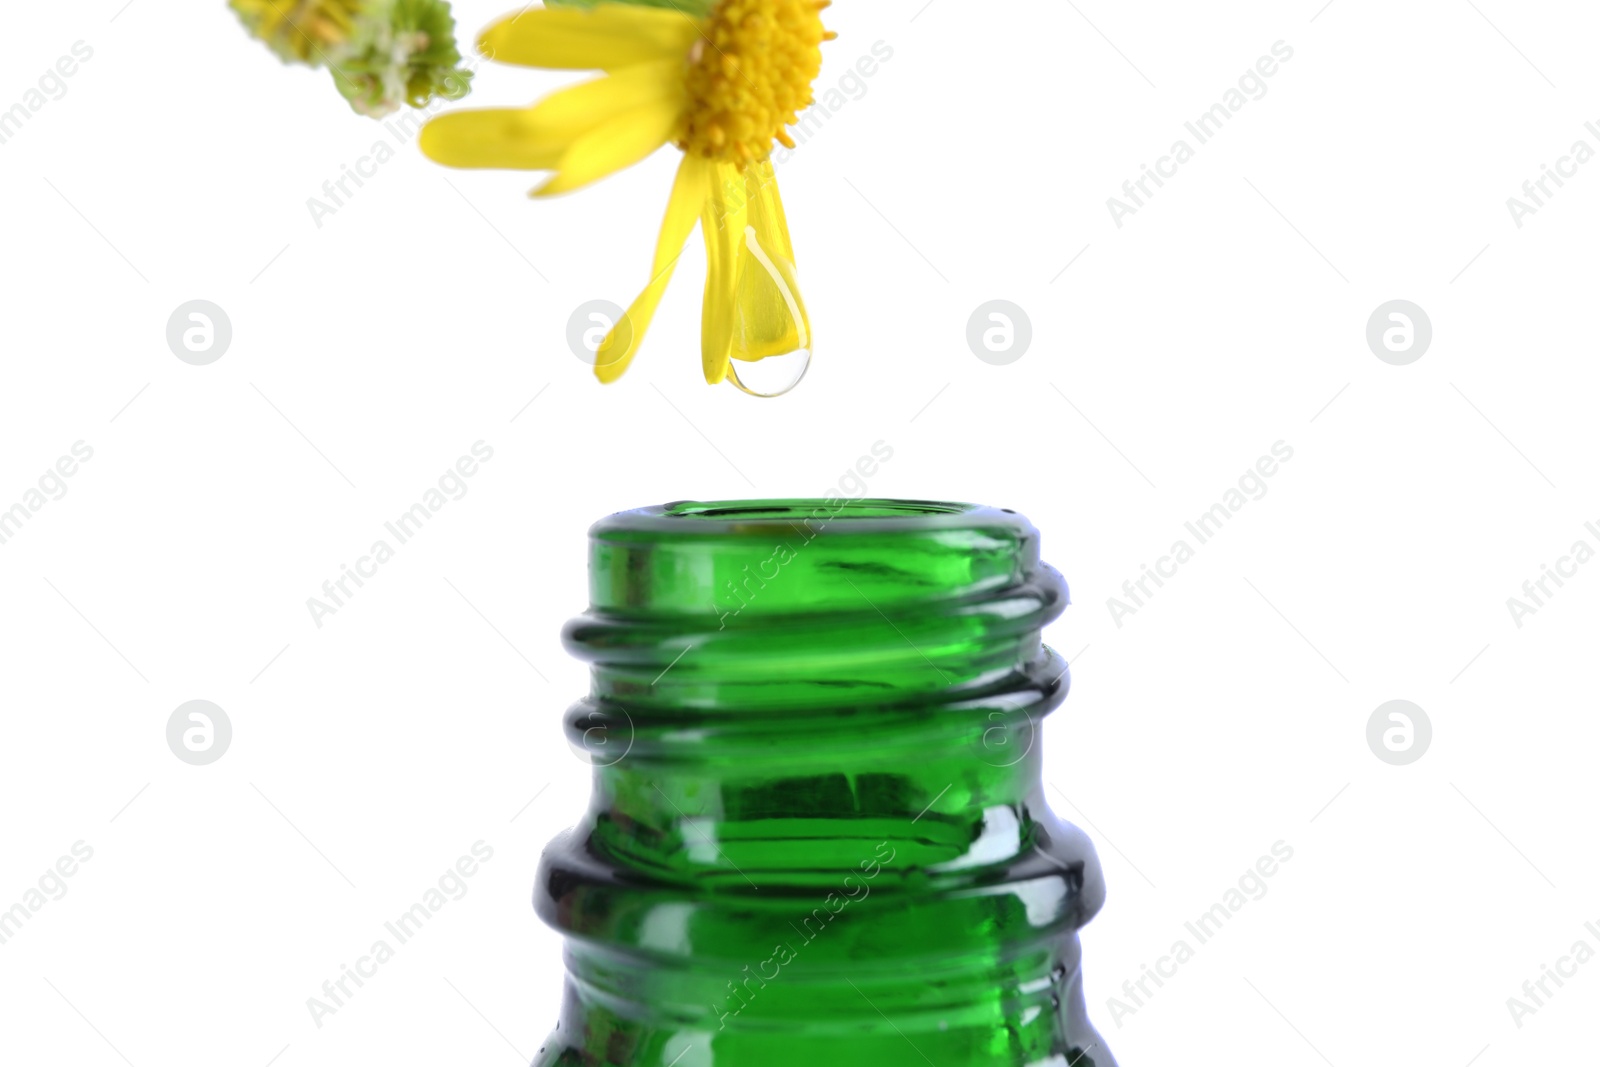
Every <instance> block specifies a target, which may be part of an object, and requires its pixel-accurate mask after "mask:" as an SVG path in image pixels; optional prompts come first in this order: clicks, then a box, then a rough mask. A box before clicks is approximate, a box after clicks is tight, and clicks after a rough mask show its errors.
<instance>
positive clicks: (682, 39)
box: [420, 0, 834, 388]
mask: <svg viewBox="0 0 1600 1067" xmlns="http://www.w3.org/2000/svg"><path fill="white" fill-rule="evenodd" d="M827 6H828V0H714V2H709V3H706V2H701V3H694V2H692V0H676V2H665V0H655V2H650V3H645V2H636V3H633V4H623V3H615V2H589V0H585V2H582V3H573V4H569V5H565V6H562V7H546V8H535V9H532V10H525V11H522V12H520V13H518V14H516V15H511V16H507V17H506V18H504V19H502V20H501V21H499V22H497V23H495V24H494V25H493V26H491V27H490V28H489V29H488V30H487V31H485V32H484V34H483V36H482V37H481V38H480V39H479V41H478V49H479V51H481V52H482V53H483V54H484V55H486V56H488V57H489V58H491V59H494V60H497V61H499V62H502V63H515V64H519V65H522V66H529V67H543V68H548V69H554V70H602V71H605V72H606V73H604V74H603V75H601V76H600V77H598V78H594V79H591V80H589V81H586V82H582V83H580V84H578V85H575V86H572V87H570V88H567V89H563V90H561V91H559V92H556V93H554V94H552V95H551V96H549V97H546V98H545V99H544V100H543V101H541V102H539V103H537V104H535V105H533V106H532V107H525V108H492V109H484V110H474V111H458V112H453V113H450V114H446V115H441V116H439V117H438V118H435V119H434V120H432V121H431V122H429V123H428V124H427V126H425V127H423V131H422V135H421V138H420V144H421V146H422V150H423V151H424V152H425V153H426V154H427V155H428V156H429V157H430V158H432V159H434V160H437V161H438V162H440V163H445V164H448V165H450V166H456V167H508V168H516V169H524V170H547V171H552V172H553V173H552V175H551V176H550V177H549V178H548V179H547V180H546V181H545V182H544V184H542V185H540V186H539V187H538V188H537V189H536V190H535V191H534V195H535V196H550V195H553V194H556V193H565V192H569V191H571V190H573V189H578V188H581V187H583V186H585V185H588V184H589V183H591V182H594V181H597V180H599V179H600V178H603V177H605V176H606V175H608V174H612V173H615V172H616V171H619V170H622V169H623V168H625V167H628V166H631V165H633V164H634V163H637V162H639V161H640V160H642V159H644V158H645V157H646V156H648V155H650V154H651V153H653V152H655V151H656V149H658V148H660V147H662V146H663V145H666V144H669V143H670V144H675V145H677V147H678V148H679V149H681V150H682V151H683V154H684V155H683V161H682V163H681V164H680V165H679V167H678V174H677V178H676V180H675V181H674V182H673V187H672V195H671V197H670V198H669V200H668V202H667V211H666V218H665V220H664V221H663V223H662V226H661V232H660V236H659V237H658V239H657V242H656V251H655V260H654V263H653V264H652V266H651V271H650V282H649V284H648V285H646V286H645V288H644V291H643V292H641V293H640V294H639V296H638V298H637V299H635V300H634V302H633V304H632V306H631V307H629V309H628V313H627V315H626V316H625V317H624V319H623V320H622V321H620V322H618V323H617V324H616V325H615V326H614V327H613V328H612V330H611V331H610V332H609V333H608V334H607V335H606V338H605V340H604V341H603V342H602V343H601V345H600V348H599V350H598V351H597V353H596V362H595V374H596V375H597V376H598V377H599V378H600V380H601V381H603V382H610V381H615V380H616V379H617V378H619V377H621V375H622V373H623V371H625V370H626V369H627V367H628V364H629V363H630V362H631V361H632V359H633V357H634V354H635V353H636V352H637V350H638V347H639V343H640V341H641V339H642V338H643V336H644V333H645V331H646V330H647V329H648V327H649V324H650V320H651V318H652V317H653V316H654V314H655V310H656V306H657V304H659V303H660V300H661V297H662V294H663V293H664V292H665V291H666V287H667V283H668V282H669V281H670V280H671V278H672V273H673V269H674V268H675V267H676V266H677V262H678V258H679V256H680V255H681V254H682V251H683V246H684V244H685V242H686V241H687V240H688V238H689V235H690V233H691V232H692V231H693V230H694V226H695V223H696V222H697V221H698V222H699V223H700V229H701V234H702V236H703V238H704V240H705V246H706V261H707V271H706V287H705V299H704V303H703V305H702V312H701V365H702V370H703V371H704V373H705V379H706V381H707V382H710V383H716V382H720V381H723V380H724V379H726V378H729V377H731V378H732V380H733V382H734V384H736V385H740V388H744V386H743V385H742V384H741V383H740V382H739V378H738V374H737V372H736V371H734V370H733V369H732V367H731V364H730V360H743V361H754V360H760V359H764V358H767V357H768V356H777V355H786V354H790V353H795V352H806V353H807V354H809V350H810V347H811V336H810V325H809V322H808V320H807V317H806V311H805V305H804V304H803V303H802V302H801V299H800V290H799V286H798V284H797V283H796V279H795V268H794V248H793V245H792V243H791V241H790V238H789V228H788V224H787V222H786V221H785V219H784V213H783V203H782V201H781V200H780V199H779V197H778V186H777V180H776V178H775V176H774V174H773V169H772V163H771V161H770V158H769V156H770V154H771V151H772V145H773V142H774V141H778V142H780V143H782V144H784V145H787V146H788V147H791V148H792V147H794V142H793V140H791V139H790V137H789V135H788V133H787V132H786V130H785V127H787V126H789V125H791V124H792V123H794V122H795V121H796V119H797V113H798V112H799V111H800V110H802V109H803V108H805V107H807V106H808V105H809V104H810V103H811V100H812V95H811V83H812V81H813V80H815V78H816V76H817V73H818V71H819V70H820V69H821V65H822V53H821V49H820V47H819V46H820V45H821V43H822V42H823V41H825V40H831V39H832V38H833V36H834V35H833V34H831V33H829V32H827V31H826V30H825V29H824V28H823V26H822V17H821V13H822V10H823V9H824V8H826V7H827ZM691 8H692V9H693V11H692V13H691V10H690V9H691Z"/></svg>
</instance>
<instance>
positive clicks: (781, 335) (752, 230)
mask: <svg viewBox="0 0 1600 1067" xmlns="http://www.w3.org/2000/svg"><path fill="white" fill-rule="evenodd" d="M745 189H746V197H747V199H748V201H749V204H750V217H749V223H748V225H747V226H746V228H745V233H744V244H745V250H746V251H747V252H748V255H746V256H745V257H744V269H743V270H742V271H741V272H740V278H739V290H738V299H737V312H736V314H735V318H734V334H733V347H732V352H731V355H732V356H733V358H734V359H741V360H758V359H765V358H766V357H767V356H785V355H788V354H789V353H791V352H797V351H799V350H800V349H802V348H809V347H810V345H811V322H810V320H809V319H808V318H807V316H806V307H805V301H804V300H802V299H801V297H800V284H799V281H798V279H797V278H796V276H795V269H794V247H793V245H792V243H791V242H790V239H789V225H788V222H787V220H786V219H785V218H784V215H783V201H782V200H780V199H779V197H778V181H777V176H776V175H775V174H773V172H772V164H771V162H765V163H762V164H760V165H758V166H752V167H750V168H749V169H748V170H747V171H746V172H745Z"/></svg>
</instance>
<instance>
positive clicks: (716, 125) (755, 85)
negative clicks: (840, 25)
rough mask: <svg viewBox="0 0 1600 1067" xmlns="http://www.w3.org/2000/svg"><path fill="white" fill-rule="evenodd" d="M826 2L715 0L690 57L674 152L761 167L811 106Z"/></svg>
mask: <svg viewBox="0 0 1600 1067" xmlns="http://www.w3.org/2000/svg"><path fill="white" fill-rule="evenodd" d="M829 3H830V0H718V2H717V4H716V6H715V7H713V8H712V9H711V14H710V16H708V17H707V19H706V22H705V26H704V35H703V36H702V37H701V39H700V40H699V41H697V42H695V46H694V48H693V50H691V51H690V53H689V68H688V71H687V74H686V78H685V84H686V88H687V89H688V93H689V109H688V114H687V117H686V119H685V122H684V129H683V132H682V134H681V136H680V137H679V139H678V147H679V148H681V149H683V150H684V151H685V152H693V153H695V154H696V155H700V156H704V157H706V158H707V159H716V160H721V161H723V162H727V163H734V164H737V165H738V166H739V167H740V168H741V169H742V168H744V167H745V166H747V165H749V164H751V163H759V162H761V161H762V160H764V159H766V158H767V156H768V155H770V154H771V152H772V142H773V141H774V140H778V141H781V142H782V143H783V144H785V145H787V146H788V147H790V148H793V147H794V141H792V140H791V139H790V138H789V135H788V133H786V132H785V131H784V127H785V126H788V125H790V124H791V123H793V122H794V121H795V120H796V118H797V117H798V113H799V111H800V110H801V109H802V108H805V107H808V106H809V105H810V104H811V99H812V98H811V83H812V82H813V81H814V80H815V79H816V77H817V72H818V71H819V70H821V69H822V51H821V48H820V47H819V46H820V45H821V44H822V42H823V41H828V40H832V39H833V37H834V35H833V34H832V33H829V32H827V31H826V30H824V29H823V28H822V10H823V8H825V7H827V6H828V4H829Z"/></svg>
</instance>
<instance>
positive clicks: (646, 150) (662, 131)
mask: <svg viewBox="0 0 1600 1067" xmlns="http://www.w3.org/2000/svg"><path fill="white" fill-rule="evenodd" d="M679 114H680V109H679V106H678V103H677V101H674V100H654V101H651V102H650V103H648V104H645V105H643V106H642V107H636V108H634V109H633V110H631V111H624V112H622V113H621V114H620V115H614V116H612V117H611V118H608V119H606V120H605V121H604V122H602V123H601V124H600V125H598V126H596V127H595V128H594V129H592V130H590V131H589V132H587V133H585V134H583V135H582V136H581V137H579V138H577V139H576V140H574V141H573V142H572V144H571V145H570V146H569V147H568V148H567V150H566V151H565V152H564V153H562V155H561V161H560V162H559V163H558V164H556V173H555V175H554V176H553V177H552V178H551V179H550V180H549V181H547V182H545V183H544V184H543V185H541V186H539V188H537V189H535V190H534V193H533V195H534V196H555V195H556V194H557V193H570V192H571V191H572V190H574V189H578V188H581V187H583V186H585V185H588V184H589V183H590V182H595V181H599V180H600V179H601V178H604V177H605V176H606V175H608V174H615V173H616V172H617V171H619V170H622V169H623V168H624V167H631V166H633V165H634V164H635V163H637V162H639V160H641V159H643V158H644V157H645V156H648V155H649V154H650V153H651V152H654V151H655V150H656V149H658V148H660V147H661V146H662V145H664V144H666V143H667V142H668V141H669V140H671V139H672V134H673V131H674V130H676V129H677V128H678V117H679Z"/></svg>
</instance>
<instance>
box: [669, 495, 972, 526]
mask: <svg viewBox="0 0 1600 1067" xmlns="http://www.w3.org/2000/svg"><path fill="white" fill-rule="evenodd" d="M824 509H825V510H826V512H827V514H828V516H829V518H830V519H831V520H840V519H842V520H845V521H850V520H852V519H895V518H923V517H929V516H935V515H965V514H968V513H970V512H973V511H978V510H981V509H980V508H979V507H978V506H977V505H975V504H957V503H949V502H945V501H938V500H887V499H871V498H863V499H860V500H837V499H835V500H826V499H823V498H821V497H814V498H798V499H792V500H719V501H712V502H707V501H700V500H679V501H675V502H674V503H671V504H665V505H663V506H662V508H661V515H662V516H663V517H664V518H670V519H690V520H697V521H720V522H763V521H765V522H780V523H782V522H793V521H795V520H803V519H807V518H811V517H813V516H814V515H815V514H816V513H817V512H818V511H820V510H824Z"/></svg>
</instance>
